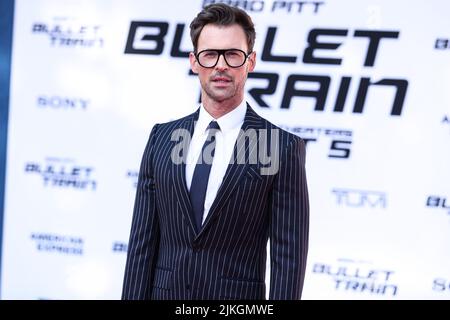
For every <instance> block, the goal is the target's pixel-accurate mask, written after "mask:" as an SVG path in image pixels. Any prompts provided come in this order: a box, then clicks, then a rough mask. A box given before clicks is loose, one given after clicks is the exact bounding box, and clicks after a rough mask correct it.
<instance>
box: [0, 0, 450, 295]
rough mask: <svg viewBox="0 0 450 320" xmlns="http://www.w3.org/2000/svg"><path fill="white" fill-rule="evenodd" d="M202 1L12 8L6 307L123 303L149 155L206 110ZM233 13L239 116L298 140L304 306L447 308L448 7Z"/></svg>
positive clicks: (295, 5)
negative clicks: (306, 233)
mask: <svg viewBox="0 0 450 320" xmlns="http://www.w3.org/2000/svg"><path fill="white" fill-rule="evenodd" d="M211 2H214V1H207V0H204V1H202V0H195V1H194V0H191V1H175V0H166V1H163V2H161V1H148V0H133V1H119V0H115V1H112V0H96V1H92V0H86V1H81V0H77V1H75V0H64V1H61V0H39V1H24V0H16V5H15V17H14V35H13V54H12V56H13V59H12V67H11V86H10V109H9V132H8V150H7V171H6V186H5V210H4V230H3V235H4V236H3V243H2V245H3V247H2V248H3V256H2V268H1V271H2V273H1V297H2V298H3V299H118V298H120V293H121V286H122V278H123V270H124V264H125V257H126V245H127V241H128V236H129V231H130V225H131V217H132V208H133V201H134V195H135V187H136V180H137V172H138V168H139V164H140V159H141V156H142V152H143V150H144V146H145V143H146V142H147V138H148V135H149V133H150V130H151V128H152V126H153V125H154V124H155V123H158V122H165V121H169V120H171V119H175V118H178V117H181V116H184V115H187V114H189V113H191V112H193V111H194V110H195V109H196V108H197V106H198V103H197V102H198V97H199V84H198V80H197V78H196V77H195V76H193V75H189V61H188V59H187V58H186V53H185V52H188V51H189V50H191V48H192V46H191V43H190V38H189V23H190V21H191V20H192V18H193V17H194V16H195V15H196V14H197V13H198V11H200V10H201V8H202V6H203V5H204V4H208V3H211ZM224 2H227V1H224ZM231 2H234V3H238V4H239V5H240V6H241V7H244V8H245V9H246V10H247V11H248V13H249V14H250V15H251V16H252V18H253V19H254V22H255V25H256V30H257V40H256V45H255V51H256V52H257V55H258V60H257V65H256V70H255V73H254V74H252V75H251V78H250V79H249V80H248V83H247V89H248V93H247V100H248V102H249V103H250V104H251V105H252V106H253V108H254V109H255V110H256V111H257V112H258V113H259V114H260V115H262V116H264V117H266V118H267V119H269V120H270V121H272V122H273V123H275V124H277V125H279V126H282V127H283V128H286V129H288V130H290V131H292V132H294V133H296V134H298V135H299V136H301V137H303V138H304V139H305V140H306V141H308V143H307V174H308V183H309V192H310V206H311V226H310V249H309V257H308V266H307V275H306V280H305V287H304V292H303V298H304V299H410V298H413V299H450V256H449V254H448V252H449V249H450V232H449V231H450V188H449V181H450V171H449V170H448V164H449V163H450V143H449V140H450V90H449V88H450V49H449V48H450V41H449V39H450V20H449V19H448V12H449V10H450V3H449V2H448V1H445V0H433V1H420V0H416V1H407V0H397V1H388V0H359V1H356V0H354V1H350V0H344V1H343V0H323V1H272V0H266V1H263V0H260V1H231ZM165 31H167V32H165Z"/></svg>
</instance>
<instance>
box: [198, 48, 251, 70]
mask: <svg viewBox="0 0 450 320" xmlns="http://www.w3.org/2000/svg"><path fill="white" fill-rule="evenodd" d="M250 54H251V52H250V53H249V54H247V53H245V51H242V50H240V49H224V50H218V49H206V50H202V51H200V52H199V53H197V54H196V55H195V57H196V58H197V61H198V63H199V64H200V65H201V66H202V67H203V68H214V67H215V66H216V65H217V63H218V62H219V58H220V56H221V55H223V57H224V58H225V62H226V63H227V65H229V66H230V67H231V68H239V67H242V66H243V65H244V63H245V61H246V60H247V58H248V57H249V56H250Z"/></svg>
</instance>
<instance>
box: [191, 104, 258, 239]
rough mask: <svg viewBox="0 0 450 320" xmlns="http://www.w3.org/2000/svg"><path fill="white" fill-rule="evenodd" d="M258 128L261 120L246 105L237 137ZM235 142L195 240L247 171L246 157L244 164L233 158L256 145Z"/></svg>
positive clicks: (247, 152) (246, 152) (246, 153)
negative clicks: (214, 196)
mask: <svg viewBox="0 0 450 320" xmlns="http://www.w3.org/2000/svg"><path fill="white" fill-rule="evenodd" d="M260 128H262V118H261V117H260V116H259V115H257V114H256V112H255V111H253V109H252V108H251V107H250V106H249V105H248V104H247V112H246V114H245V118H244V123H243V124H242V127H241V131H240V133H239V136H241V135H242V134H243V133H244V132H247V130H250V129H255V130H257V129H260ZM238 139H239V137H238ZM237 141H239V140H236V143H235V145H234V150H233V156H232V159H231V160H230V164H229V165H228V168H227V171H226V172H225V176H224V178H223V180H222V184H221V185H220V187H219V190H218V191H217V195H216V198H215V199H214V202H213V204H212V205H211V208H210V210H209V213H208V216H207V218H206V220H205V222H204V223H203V226H202V229H201V230H200V232H199V234H198V235H197V238H198V237H199V236H200V235H201V234H202V233H203V231H204V230H205V229H206V228H207V227H208V225H209V224H210V223H211V221H214V219H215V218H216V217H217V215H219V214H220V210H221V208H222V207H223V205H224V204H225V203H226V202H227V201H228V199H229V198H230V197H231V195H232V194H233V192H234V190H235V189H236V187H237V186H238V185H239V183H240V181H241V179H242V177H243V176H244V174H245V173H246V171H247V169H248V157H246V158H245V162H244V163H242V162H239V161H236V160H235V159H236V158H235V157H236V155H240V154H243V152H245V153H244V154H245V155H248V154H249V152H251V151H252V150H253V148H255V147H256V144H253V145H249V144H247V143H245V144H239V146H238V144H237ZM238 147H239V150H238Z"/></svg>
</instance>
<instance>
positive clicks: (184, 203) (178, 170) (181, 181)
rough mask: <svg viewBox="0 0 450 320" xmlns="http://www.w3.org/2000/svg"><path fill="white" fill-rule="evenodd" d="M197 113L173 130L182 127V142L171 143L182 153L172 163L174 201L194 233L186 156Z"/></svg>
mask: <svg viewBox="0 0 450 320" xmlns="http://www.w3.org/2000/svg"><path fill="white" fill-rule="evenodd" d="M198 113H199V110H197V111H196V112H195V113H193V114H191V115H190V116H188V117H187V118H186V119H185V120H184V121H183V122H182V123H181V125H180V127H179V128H175V130H178V129H184V131H182V132H184V134H185V135H186V136H184V140H183V142H182V144H179V143H180V142H178V141H175V142H174V144H173V145H172V150H173V148H175V147H176V145H177V144H179V145H178V146H179V147H181V148H182V150H183V153H182V158H183V161H182V162H181V163H180V164H175V163H172V170H173V175H172V177H173V185H174V187H175V189H176V190H175V196H176V201H177V202H178V203H179V204H180V206H181V209H182V211H183V214H184V215H185V219H186V221H188V224H189V225H190V227H191V229H192V231H193V232H194V233H197V228H196V226H195V221H194V217H193V214H192V205H191V200H190V197H189V191H188V189H187V184H186V157H187V151H188V148H189V144H190V139H191V138H192V134H193V132H194V126H195V121H196V120H197V119H198ZM187 136H188V137H187Z"/></svg>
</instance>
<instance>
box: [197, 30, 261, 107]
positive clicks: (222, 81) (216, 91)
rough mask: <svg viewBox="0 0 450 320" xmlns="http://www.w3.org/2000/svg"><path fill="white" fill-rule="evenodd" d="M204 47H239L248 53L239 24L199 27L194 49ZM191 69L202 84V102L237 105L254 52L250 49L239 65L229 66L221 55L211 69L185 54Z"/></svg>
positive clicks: (241, 96)
mask: <svg viewBox="0 0 450 320" xmlns="http://www.w3.org/2000/svg"><path fill="white" fill-rule="evenodd" d="M206 49H241V50H243V51H244V52H245V53H248V45H247V38H246V36H245V33H244V30H243V29H242V27H241V26H239V25H237V24H234V25H231V26H219V25H214V24H207V25H206V26H204V27H203V30H202V32H201V33H200V37H199V39H198V43H197V52H200V51H202V50H206ZM189 60H190V63H191V69H192V71H193V72H194V73H197V74H198V77H199V79H200V84H201V86H202V101H203V102H205V100H213V101H214V102H218V103H222V102H227V104H228V103H230V104H231V105H234V106H236V105H238V104H239V103H240V102H241V101H242V99H243V98H244V85H245V81H246V80H247V74H248V72H251V71H253V69H254V68H255V53H254V52H253V53H252V54H251V55H250V56H249V57H248V59H247V60H246V62H245V63H244V65H243V66H241V67H238V68H231V67H230V66H228V64H227V63H226V62H225V59H224V57H223V55H221V56H220V57H219V61H218V62H217V64H216V66H215V67H213V68H204V67H202V66H201V65H200V64H199V63H198V61H197V59H196V57H195V55H194V54H193V53H192V52H191V54H190V56H189Z"/></svg>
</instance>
